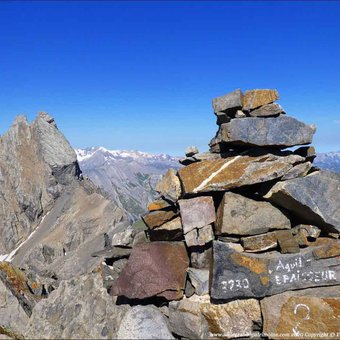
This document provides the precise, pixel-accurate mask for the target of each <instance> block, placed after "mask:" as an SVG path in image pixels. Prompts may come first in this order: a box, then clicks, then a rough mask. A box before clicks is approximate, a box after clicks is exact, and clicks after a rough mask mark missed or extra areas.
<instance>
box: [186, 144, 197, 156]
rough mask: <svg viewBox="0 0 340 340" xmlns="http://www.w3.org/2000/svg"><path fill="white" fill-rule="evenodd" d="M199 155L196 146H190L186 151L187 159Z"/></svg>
mask: <svg viewBox="0 0 340 340" xmlns="http://www.w3.org/2000/svg"><path fill="white" fill-rule="evenodd" d="M197 153H199V151H198V149H197V147H196V146H189V147H187V148H186V149H185V155H186V156H187V157H191V156H193V155H196V154H197Z"/></svg>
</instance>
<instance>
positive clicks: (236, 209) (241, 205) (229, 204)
mask: <svg viewBox="0 0 340 340" xmlns="http://www.w3.org/2000/svg"><path fill="white" fill-rule="evenodd" d="M290 227H291V224H290V221H289V219H288V218H287V217H286V216H285V215H284V214H283V213H282V212H281V211H280V210H279V209H277V208H275V207H274V206H273V205H271V204H270V203H268V202H261V201H255V200H253V199H250V198H247V197H244V196H242V195H239V194H235V193H233V192H226V193H225V194H224V195H223V199H222V202H221V203H220V206H219V208H218V210H217V221H216V234H217V235H221V234H232V235H256V234H261V233H265V232H267V231H269V230H272V229H289V228H290Z"/></svg>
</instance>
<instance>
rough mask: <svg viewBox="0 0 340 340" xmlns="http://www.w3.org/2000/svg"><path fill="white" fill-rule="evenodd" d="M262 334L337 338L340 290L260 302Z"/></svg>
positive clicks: (293, 294)
mask: <svg viewBox="0 0 340 340" xmlns="http://www.w3.org/2000/svg"><path fill="white" fill-rule="evenodd" d="M261 309H262V314H263V333H264V334H267V335H269V334H270V338H271V339H282V338H283V337H285V339H296V338H298V339H301V338H304V339H316V338H320V337H321V338H324V339H336V338H338V335H339V323H340V314H339V310H340V291H339V287H323V288H312V289H305V290H300V291H294V292H285V293H283V294H278V295H274V296H271V297H266V298H264V299H263V300H262V301H261Z"/></svg>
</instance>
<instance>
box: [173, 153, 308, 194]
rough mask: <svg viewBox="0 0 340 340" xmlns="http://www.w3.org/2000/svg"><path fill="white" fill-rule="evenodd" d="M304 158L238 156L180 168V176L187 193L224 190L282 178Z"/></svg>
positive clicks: (290, 156)
mask: <svg viewBox="0 0 340 340" xmlns="http://www.w3.org/2000/svg"><path fill="white" fill-rule="evenodd" d="M303 161H304V158H303V157H301V156H298V155H289V156H277V155H274V154H265V155H261V156H247V155H245V156H242V155H239V156H235V157H229V158H225V159H217V160H204V161H201V162H196V163H193V164H190V165H188V166H186V167H184V168H182V169H180V170H179V171H178V176H179V178H180V179H181V182H182V187H183V190H184V194H191V193H194V194H196V193H201V192H211V191H223V190H230V189H233V188H237V187H242V186H245V185H250V184H256V183H262V182H266V181H270V180H273V179H276V178H280V177H282V176H284V175H285V174H286V173H287V172H288V171H289V170H291V169H292V168H293V166H294V165H295V164H297V163H301V162H303Z"/></svg>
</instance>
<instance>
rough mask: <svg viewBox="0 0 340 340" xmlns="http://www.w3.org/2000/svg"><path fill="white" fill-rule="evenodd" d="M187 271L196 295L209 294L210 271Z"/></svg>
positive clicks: (194, 269)
mask: <svg viewBox="0 0 340 340" xmlns="http://www.w3.org/2000/svg"><path fill="white" fill-rule="evenodd" d="M187 271H188V275H189V278H190V282H191V284H192V285H193V286H194V288H195V293H196V294H197V295H206V294H209V270H208V269H197V268H188V270H187Z"/></svg>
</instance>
